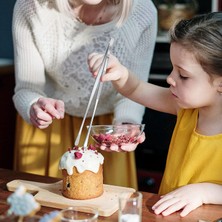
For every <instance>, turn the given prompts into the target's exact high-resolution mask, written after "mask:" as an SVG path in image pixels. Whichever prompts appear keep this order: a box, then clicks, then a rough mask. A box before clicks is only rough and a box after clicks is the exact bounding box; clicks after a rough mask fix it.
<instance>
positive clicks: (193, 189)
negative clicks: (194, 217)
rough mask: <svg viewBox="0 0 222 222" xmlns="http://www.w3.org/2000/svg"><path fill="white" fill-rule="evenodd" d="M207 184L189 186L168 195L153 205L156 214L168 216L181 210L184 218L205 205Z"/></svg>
mask: <svg viewBox="0 0 222 222" xmlns="http://www.w3.org/2000/svg"><path fill="white" fill-rule="evenodd" d="M205 188H207V185H206V184H204V183H203V184H201V183H197V184H189V185H186V186H183V187H180V188H178V189H176V190H174V191H172V192H170V193H168V194H166V195H163V196H161V199H160V200H159V201H158V202H157V203H156V204H154V205H153V207H152V209H153V210H154V212H155V214H162V215H163V216H168V215H170V214H172V213H174V212H176V211H178V210H181V209H182V211H181V213H180V216H181V217H184V216H186V215H187V214H189V213H190V212H191V211H193V210H194V209H196V208H198V207H199V206H201V205H202V204H203V203H204V198H205V191H206V189H205Z"/></svg>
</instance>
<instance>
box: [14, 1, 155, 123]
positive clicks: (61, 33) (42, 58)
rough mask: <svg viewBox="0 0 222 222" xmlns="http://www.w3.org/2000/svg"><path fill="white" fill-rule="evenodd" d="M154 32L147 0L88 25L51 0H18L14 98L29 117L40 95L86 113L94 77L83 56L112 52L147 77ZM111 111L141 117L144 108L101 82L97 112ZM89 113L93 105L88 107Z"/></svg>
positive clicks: (119, 116) (123, 117) (118, 117)
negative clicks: (120, 19) (116, 17)
mask: <svg viewBox="0 0 222 222" xmlns="http://www.w3.org/2000/svg"><path fill="white" fill-rule="evenodd" d="M156 33H157V11H156V8H155V7H154V5H153V3H152V1H151V0H134V5H133V11H132V13H131V15H130V17H129V18H128V20H127V22H126V23H125V24H124V25H123V26H122V27H121V28H119V29H118V28H116V27H115V24H114V22H110V23H108V24H104V25H97V26H90V25H86V24H84V23H81V22H79V21H77V20H75V19H72V18H70V17H68V16H66V15H64V14H62V13H60V12H58V10H57V8H56V4H55V1H54V0H28V1H27V0H17V2H16V4H15V8H14V15H13V41H14V59H15V72H16V87H15V94H14V96H13V101H14V104H15V107H16V109H17V111H18V112H19V113H20V115H21V116H22V117H23V118H24V119H25V120H26V121H27V122H30V121H29V117H30V115H29V111H30V106H31V105H32V104H33V102H36V101H37V100H38V99H39V98H40V97H50V98H56V99H61V100H63V101H64V103H65V110H66V113H68V114H70V115H72V116H79V117H82V116H83V115H84V112H85V109H86V106H87V103H88V100H89V96H90V93H91V90H92V87H93V84H94V81H95V80H94V78H93V77H92V74H91V73H90V71H89V68H88V64H87V58H88V55H89V54H90V53H92V52H101V53H104V51H105V48H106V46H107V44H108V42H109V40H110V38H111V37H113V38H114V45H113V47H112V50H111V53H112V54H114V55H115V56H116V57H117V58H118V59H119V60H120V62H121V63H122V64H124V65H125V66H126V67H127V68H128V69H130V70H131V71H132V72H133V73H135V75H137V76H138V77H139V78H140V79H142V80H144V81H147V79H148V75H149V70H150V65H151V61H152V56H153V50H154V45H155V39H156ZM112 112H114V118H115V121H116V122H138V123H139V122H141V120H142V117H143V114H144V107H143V106H141V105H138V104H136V103H134V102H132V101H130V100H128V99H126V98H123V97H122V96H121V95H119V94H118V93H117V92H116V91H115V89H114V88H113V86H112V84H111V83H110V82H108V83H104V85H103V91H102V94H101V97H100V101H99V105H98V108H97V112H96V115H102V114H108V113H112ZM90 113H92V109H91V112H90Z"/></svg>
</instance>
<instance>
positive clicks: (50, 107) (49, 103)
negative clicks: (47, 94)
mask: <svg viewBox="0 0 222 222" xmlns="http://www.w3.org/2000/svg"><path fill="white" fill-rule="evenodd" d="M64 113H65V106H64V102H63V101H61V100H56V99H51V98H44V97H42V98H39V99H38V101H37V102H36V103H34V104H32V106H31V108H30V121H31V123H32V124H33V125H34V126H36V127H37V128H39V129H45V128H47V127H48V126H49V125H50V124H51V123H52V121H53V119H55V118H56V119H63V118H64Z"/></svg>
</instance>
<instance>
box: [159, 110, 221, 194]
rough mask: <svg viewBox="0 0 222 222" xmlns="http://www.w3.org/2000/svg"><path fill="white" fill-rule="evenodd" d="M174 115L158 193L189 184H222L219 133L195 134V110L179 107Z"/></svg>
mask: <svg viewBox="0 0 222 222" xmlns="http://www.w3.org/2000/svg"><path fill="white" fill-rule="evenodd" d="M177 118H178V119H177V123H176V126H175V129H174V132H173V136H172V140H171V143H170V148H169V152H168V157H167V162H166V168H165V172H164V176H163V179H162V182H161V186H160V189H159V193H160V194H161V195H162V194H166V193H168V192H170V191H172V190H174V189H176V188H178V187H181V186H184V185H187V184H192V183H201V182H210V183H216V184H222V173H221V172H222V134H218V135H214V136H205V135H200V134H198V133H197V132H196V130H195V129H196V125H197V119H198V110H197V109H195V110H194V109H190V110H181V111H180V112H179V115H178V117H177Z"/></svg>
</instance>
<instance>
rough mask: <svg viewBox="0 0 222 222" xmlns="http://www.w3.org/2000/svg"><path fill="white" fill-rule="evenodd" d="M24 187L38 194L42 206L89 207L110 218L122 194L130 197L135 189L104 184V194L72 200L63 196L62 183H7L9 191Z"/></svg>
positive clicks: (62, 207) (14, 181)
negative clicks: (20, 186) (87, 198)
mask: <svg viewBox="0 0 222 222" xmlns="http://www.w3.org/2000/svg"><path fill="white" fill-rule="evenodd" d="M21 184H22V185H24V186H25V187H26V189H27V192H31V193H36V194H35V195H34V196H35V199H36V201H37V202H39V203H40V204H41V205H42V206H46V207H53V208H58V209H64V208H67V207H70V206H88V207H94V208H97V209H98V211H99V215H100V216H104V217H108V216H110V215H112V214H113V213H115V212H116V211H117V210H118V197H119V195H120V194H121V195H122V194H124V195H126V197H130V196H131V194H132V193H133V192H134V191H135V190H134V189H133V188H127V187H120V186H112V185H106V184H104V193H103V194H102V195H101V196H100V197H97V198H93V199H89V200H72V199H69V198H66V197H64V196H63V195H62V193H61V189H62V181H59V182H56V183H51V184H47V183H39V182H33V181H27V180H13V181H11V182H9V183H7V188H8V190H9V191H15V190H16V188H17V187H18V186H19V185H21Z"/></svg>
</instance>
